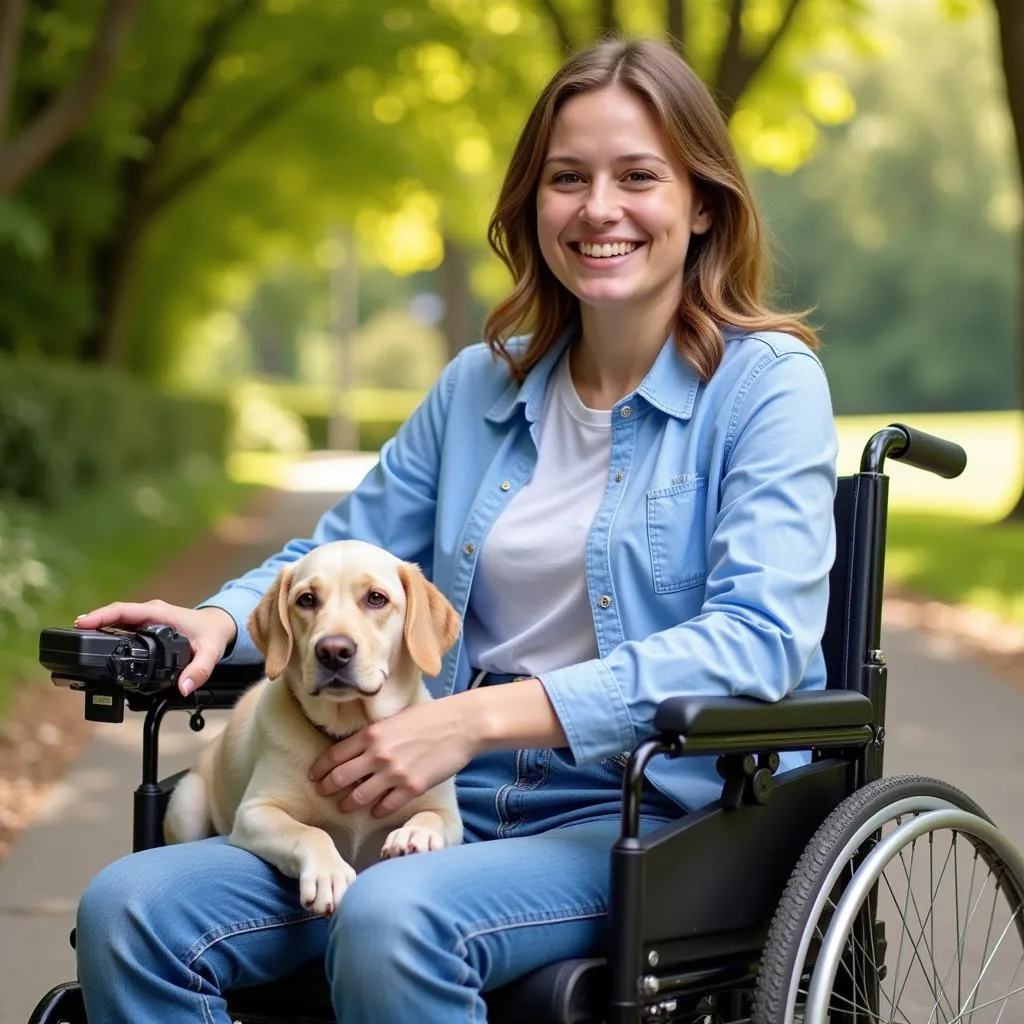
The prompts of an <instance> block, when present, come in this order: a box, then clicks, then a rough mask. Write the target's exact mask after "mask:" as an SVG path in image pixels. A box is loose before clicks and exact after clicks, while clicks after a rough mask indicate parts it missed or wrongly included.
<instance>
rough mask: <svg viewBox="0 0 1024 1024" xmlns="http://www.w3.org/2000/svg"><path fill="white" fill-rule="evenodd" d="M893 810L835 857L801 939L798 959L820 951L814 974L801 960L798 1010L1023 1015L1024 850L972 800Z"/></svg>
mask: <svg viewBox="0 0 1024 1024" xmlns="http://www.w3.org/2000/svg"><path fill="white" fill-rule="evenodd" d="M892 810H895V808H892V809H890V813H888V814H887V815H885V817H886V818H888V819H889V820H887V821H885V822H884V823H883V822H879V823H877V828H878V831H877V832H876V833H875V834H874V835H873V836H870V837H869V838H868V840H867V843H866V844H865V845H863V846H861V847H859V849H858V850H857V852H856V853H853V855H852V856H851V857H850V858H849V859H848V860H846V861H845V862H844V861H843V860H842V859H840V860H839V861H838V862H837V869H838V870H837V871H836V872H835V876H836V877H835V878H832V881H833V882H834V885H832V886H831V887H830V886H829V885H826V886H823V887H822V898H821V899H820V900H819V904H820V906H816V912H817V911H819V910H820V913H819V915H818V917H817V918H815V917H814V916H813V915H812V918H811V922H810V923H811V924H813V927H808V928H807V929H806V931H805V936H804V938H805V942H804V943H803V944H802V945H803V952H804V953H806V954H808V955H809V959H808V960H805V959H804V958H803V956H801V958H800V959H798V961H797V963H798V964H801V965H803V964H804V963H807V962H814V963H815V966H814V969H813V974H812V977H811V983H810V987H809V989H808V988H806V987H803V986H804V981H805V978H806V972H805V971H804V970H803V969H802V967H801V970H800V971H797V972H796V973H795V979H794V982H795V985H794V987H795V992H793V993H792V998H793V1001H794V1003H795V1006H794V1007H793V1008H794V1010H795V1012H794V1013H793V1015H792V1016H791V1017H790V1018H789V1019H795V1020H801V1019H802V1020H803V1021H804V1024H828V1022H830V1021H832V1022H835V1021H842V1022H844V1024H845V1022H847V1021H849V1022H851V1024H852V1022H856V1024H868V1022H871V1024H875V1022H886V1024H909V1022H911V1021H912V1022H914V1024H960V1022H964V1024H1011V1022H1013V1021H1018V1020H1022V1019H1024V903H1022V896H1024V859H1022V858H1021V856H1020V854H1019V853H1018V851H1017V850H1016V849H1014V847H1013V846H1012V844H1010V843H1009V842H1008V841H1007V840H1006V839H1005V837H1004V836H1002V835H1001V834H1000V833H999V831H998V830H997V829H996V828H995V827H994V826H993V825H991V824H990V823H989V822H987V821H985V820H984V819H983V818H979V817H977V816H975V815H973V814H970V813H968V812H966V811H963V810H960V809H956V808H948V807H947V809H943V810H926V809H924V808H922V807H921V806H920V805H918V806H917V807H916V808H915V809H914V811H912V812H911V814H910V815H903V814H895V815H894V814H892V813H891V812H892ZM922 812H923V813H922ZM877 817H879V816H876V818H877ZM871 823H874V819H872V822H871ZM871 823H869V824H871ZM865 827H866V826H865ZM863 832H864V829H863V828H862V829H859V830H858V833H857V834H858V836H860V835H861V834H862V833H863ZM848 845H849V844H848ZM840 893H841V895H840ZM872 922H875V923H874V924H873V923H872ZM877 922H881V929H879V927H878V924H877ZM801 1010H803V1014H802V1015H801V1013H800V1011H801Z"/></svg>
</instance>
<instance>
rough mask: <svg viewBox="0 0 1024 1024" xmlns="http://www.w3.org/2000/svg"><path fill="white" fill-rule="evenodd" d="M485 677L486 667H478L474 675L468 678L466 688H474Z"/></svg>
mask: <svg viewBox="0 0 1024 1024" xmlns="http://www.w3.org/2000/svg"><path fill="white" fill-rule="evenodd" d="M486 677H487V669H485V668H482V669H480V671H479V672H477V674H476V675H475V676H473V678H472V679H470V681H469V686H468V687H467V689H470V690H475V689H476V688H477V687H478V686H479V685H480V684H481V683H482V682H483V681H484V679H485V678H486Z"/></svg>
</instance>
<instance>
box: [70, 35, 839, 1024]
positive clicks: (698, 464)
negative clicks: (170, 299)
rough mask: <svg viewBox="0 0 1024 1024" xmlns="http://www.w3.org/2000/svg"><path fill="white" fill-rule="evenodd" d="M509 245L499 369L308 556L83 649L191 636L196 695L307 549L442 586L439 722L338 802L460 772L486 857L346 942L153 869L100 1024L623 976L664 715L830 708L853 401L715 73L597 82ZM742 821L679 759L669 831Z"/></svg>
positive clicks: (445, 859)
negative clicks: (619, 881) (137, 635)
mask: <svg viewBox="0 0 1024 1024" xmlns="http://www.w3.org/2000/svg"><path fill="white" fill-rule="evenodd" d="M490 240H491V243H492V245H493V246H494V248H495V249H496V250H497V252H498V254H499V255H500V256H501V257H502V258H503V259H504V260H505V262H506V264H507V265H508V266H509V268H510V269H511V271H512V274H513V277H514V280H515V288H514V290H513V292H512V294H511V296H510V297H509V298H508V299H507V300H506V301H505V302H503V303H502V304H501V305H499V306H498V307H497V308H496V309H495V310H494V311H493V312H492V313H491V315H490V317H489V318H488V321H487V324H486V329H485V335H486V338H487V344H486V345H481V346H476V347H474V348H471V349H468V350H466V351H465V352H463V353H462V354H461V355H460V356H459V357H458V358H456V359H455V360H454V361H453V362H452V363H451V364H450V365H449V366H448V367H447V369H446V370H445V371H444V373H443V375H442V376H441V378H440V380H439V381H438V383H437V384H436V386H435V387H434V388H433V390H432V391H431V393H430V395H429V396H428V397H427V399H426V400H425V402H424V403H423V405H421V406H420V408H419V409H418V410H417V411H416V412H415V413H414V414H413V415H412V417H411V418H410V419H409V421H408V422H407V423H406V424H405V425H404V426H403V427H402V429H401V430H400V431H399V434H398V436H397V437H396V439H395V440H394V441H393V442H391V443H389V444H388V445H386V446H385V447H384V449H383V451H382V452H381V459H380V463H379V465H378V466H377V467H376V469H374V470H373V471H372V472H371V473H370V475H369V476H368V477H367V478H366V480H364V481H363V483H362V484H361V485H360V486H359V488H358V489H357V490H356V491H355V492H354V493H353V494H352V495H351V496H350V497H348V498H347V499H345V500H344V501H342V502H340V503H339V504H338V505H336V506H335V507H334V508H332V509H331V510H330V511H328V512H327V513H326V514H325V516H324V517H323V518H322V519H321V521H320V523H319V525H318V526H317V528H316V530H315V532H314V535H313V538H312V539H311V540H305V541H292V542H291V543H290V544H288V545H287V546H286V547H285V548H284V550H283V551H282V552H281V553H280V554H278V555H277V556H275V557H274V558H272V559H270V560H269V561H268V562H267V563H265V564H264V565H263V566H262V567H260V568H259V569H256V570H254V571H253V572H251V573H249V574H248V575H246V576H244V577H242V578H241V579H240V580H236V581H234V582H233V583H230V584H228V585H227V586H226V587H225V588H224V589H223V590H222V591H221V592H220V593H219V594H218V595H216V596H215V597H213V598H211V599H210V600H209V601H208V602H206V603H205V605H204V606H202V607H201V608H200V609H198V610H189V609H184V608H174V607H168V606H166V605H164V604H160V603H155V604H142V605H131V604H114V605H110V606H107V607H105V608H101V609H99V610H97V611H94V612H92V613H90V614H89V615H87V616H84V617H82V619H80V620H79V625H81V626H83V627H87V628H92V627H96V626H98V625H102V624H109V623H112V622H122V623H129V624H137V623H140V622H143V621H147V620H160V621H164V622H169V623H171V624H172V625H174V626H176V627H177V628H178V629H180V630H181V631H182V632H184V633H186V634H187V635H189V636H190V637H191V639H192V641H193V645H194V651H195V656H194V659H193V661H192V664H191V665H190V666H189V667H188V668H187V669H186V670H185V673H184V674H183V677H182V682H181V686H182V688H183V689H184V690H186V691H188V690H189V689H190V688H191V687H193V686H196V685H202V683H203V682H204V681H205V680H206V678H207V677H208V675H209V673H210V671H211V669H212V667H213V665H214V664H215V663H216V662H217V660H218V659H219V658H220V657H221V656H222V655H224V653H225V652H226V651H230V657H231V658H234V659H247V658H252V657H254V652H253V650H252V647H251V641H250V639H249V638H248V636H247V635H246V632H245V625H244V624H245V621H246V618H247V616H248V614H249V612H250V611H251V610H252V608H253V607H254V606H255V604H256V603H257V601H258V600H259V597H260V595H261V594H262V592H263V591H264V589H265V588H266V587H267V585H268V584H269V583H270V581H271V579H272V578H273V576H274V574H275V573H276V571H277V569H278V567H279V566H280V565H281V564H282V563H283V562H286V561H288V560H292V559H295V558H297V557H299V556H300V555H301V554H302V553H303V552H305V551H306V550H308V549H309V547H310V546H311V545H313V544H317V543H320V542H322V541H326V540H330V539H334V538H339V537H358V538H362V539H365V540H369V541H373V542H375V543H378V544H381V545H383V546H384V547H387V548H389V549H390V550H391V551H393V552H395V553H396V554H397V555H399V556H400V557H402V558H406V559H409V560H411V561H415V562H418V563H419V564H420V565H421V566H422V567H423V569H424V571H425V572H426V573H427V575H428V576H430V577H431V578H432V579H433V581H434V582H435V583H436V584H437V585H438V586H439V587H440V588H441V589H442V591H444V592H445V593H446V595H447V596H448V598H449V599H450V600H451V601H452V603H453V604H454V605H455V607H456V608H457V610H458V611H459V612H460V614H462V615H463V616H464V620H465V627H464V634H463V639H462V641H461V642H460V643H459V644H457V645H456V647H455V648H454V649H453V650H452V652H450V654H449V655H448V657H447V658H446V660H445V662H444V665H443V668H442V671H441V674H440V675H439V676H438V677H437V678H436V679H434V680H433V681H432V689H433V691H434V694H435V696H437V697H439V698H441V699H439V700H435V701H433V702H431V703H429V704H427V705H422V706H419V707H416V708H413V709H410V710H408V711H405V712H403V713H401V714H399V715H397V716H395V717H394V718H390V719H387V720H385V721H382V722H379V723H376V724H374V725H372V726H371V727H369V728H367V729H365V730H364V731H362V732H361V733H358V734H356V735H354V736H352V737H349V738H347V739H345V740H343V741H341V742H340V743H338V744H337V745H335V746H334V747H333V748H332V749H331V751H330V753H329V754H328V755H325V757H324V758H322V759H321V760H320V761H319V762H318V763H317V764H315V765H313V766H311V772H310V774H311V778H314V779H316V780H317V785H318V786H319V787H320V788H321V791H322V792H324V793H329V794H337V798H338V800H339V802H340V804H341V806H342V807H343V809H349V808H354V807H356V806H374V807H375V808H376V809H377V812H378V813H382V814H383V813H387V812H390V811H393V810H396V809H397V808H399V807H400V806H402V804H403V803H405V802H406V801H407V800H408V799H409V798H410V797H411V796H412V795H413V794H416V793H419V792H422V791H423V790H424V789H426V788H427V787H429V786H431V785H433V784H435V783H436V782H437V781H438V780H440V779H442V778H446V777H448V776H450V775H452V774H456V773H457V778H458V792H459V802H460V809H461V811H462V814H463V818H464V822H465V830H466V839H467V841H466V843H465V845H463V846H460V847H455V848H450V849H445V850H441V851H437V852H433V853H429V854H424V855H419V856H414V857H408V858H404V859H401V860H398V861H392V862H387V863H384V864H381V865H378V866H375V867H373V868H371V869H369V870H368V871H366V872H365V873H364V874H362V875H360V876H359V877H358V878H357V879H356V881H355V882H354V884H353V885H352V886H351V887H350V888H349V889H348V890H347V892H346V893H345V896H344V898H343V900H342V902H341V905H340V907H339V909H338V911H337V913H336V914H335V915H334V917H333V919H331V920H330V921H324V920H322V919H319V918H314V917H312V916H311V915H310V914H308V913H307V912H305V911H304V910H303V909H302V908H301V906H300V905H299V903H298V895H297V887H296V885H295V883H294V880H292V879H286V878H282V877H280V876H279V875H277V874H276V873H275V872H274V871H273V870H272V869H271V868H269V867H268V866H267V865H265V864H263V863H262V862H260V861H259V860H257V859H256V858H254V857H252V856H251V855H250V854H248V853H246V852H244V851H241V850H238V849H235V848H233V847H231V846H230V845H228V843H227V842H226V840H224V839H223V838H221V839H213V840H207V841H205V842H203V843H198V844H192V845H190V846H185V847H173V848H168V849H161V850H154V851H149V852H146V853H144V854H137V855H132V856H130V857H127V858H125V859H123V860H121V861H119V862H117V863H116V864H113V865H111V866H110V867H108V868H106V869H105V870H104V871H103V872H102V873H101V874H100V875H99V876H98V878H97V879H96V880H95V881H94V882H93V883H92V884H91V886H90V887H89V889H88V890H87V891H86V893H85V895H84V897H83V900H82V905H81V908H80V912H79V926H78V927H79V941H78V949H79V976H80V980H81V982H82V987H83V990H84V993H85V999H86V1004H87V1008H88V1013H89V1019H90V1021H91V1022H93V1024H101V1022H106V1021H113V1020H124V1019H130V1020H132V1021H135V1022H142V1021H149V1020H152V1021H157V1020H160V1021H165V1020H196V1021H200V1020H205V1021H226V1020H228V1017H227V1015H226V1010H225V1004H224V1001H223V999H222V998H221V995H220V993H221V992H222V991H224V990H225V989H228V988H232V987H237V986H242V985H248V984H254V983H257V982H261V981H265V980H268V979H270V978H272V977H276V976H279V975H281V974H283V973H285V972H286V971H288V970H290V969H292V968H294V967H295V966H297V965H298V964H300V963H302V962H303V961H306V960H309V959H310V958H313V957H319V956H323V955H324V953H325V951H326V964H327V974H328V978H329V981H330V984H331V991H332V994H333V999H334V1005H335V1010H336V1013H337V1015H338V1018H339V1019H340V1020H342V1021H344V1024H370V1022H380V1021H408V1020H415V1019H421V1020H429V1021H431V1022H435V1024H437V1022H453V1024H454V1022H466V1021H471V1020H483V1019H485V1018H486V1008H485V1005H484V1001H483V998H482V996H481V992H482V991H484V990H487V989H490V988H494V987H497V986H500V985H502V984H504V983H506V982H507V981H509V980H511V979H512V978H515V977H517V976H519V975H521V974H524V973H525V972H527V971H529V970H532V969H533V968H536V967H538V966H540V965H542V964H544V963H548V962H551V961H553V960H559V959H563V958H568V957H576V956H583V955H588V954H592V953H594V952H595V951H597V950H600V949H601V948H602V946H603V944H604V942H605V924H606V916H605V915H606V910H607V900H608V892H607V887H608V850H609V847H610V845H611V844H612V842H613V841H614V838H615V836H616V834H617V827H618V810H619V793H620V784H621V774H620V769H619V762H618V760H617V758H616V755H617V754H619V753H620V752H622V751H625V750H628V749H630V748H631V747H632V746H633V745H634V744H635V743H636V742H637V740H638V738H640V737H642V736H643V735H644V734H645V733H647V732H649V731H650V729H651V724H652V720H653V714H654V709H655V708H656V706H657V704H658V702H659V701H661V700H662V699H664V698H665V697H668V696H670V695H671V694H676V693H703V694H748V695H754V696H758V697H762V698H765V699H777V698H779V697H781V696H782V695H784V694H785V693H787V692H789V691H790V690H793V689H796V688H812V687H820V686H822V685H824V665H823V662H822V656H821V651H820V645H819V640H820V637H821V634H822V631H823V628H824V622H825V608H826V601H827V576H828V570H829V567H830V565H831V562H832V557H833V544H834V541H833V525H832V498H833V492H834V486H835V469H834V461H835V454H836V442H835V436H834V431H833V426H832V414H831V408H830V402H829V395H828V388H827V385H826V382H825V377H824V374H823V372H822V369H821V366H820V364H819V363H818V361H817V359H816V358H815V356H814V354H813V352H812V348H813V347H814V346H815V344H816V342H815V338H814V335H813V333H812V332H811V330H810V329H809V328H808V327H806V326H805V325H804V324H803V323H802V322H801V321H800V319H799V318H798V317H794V316H786V315H781V314H776V313H773V312H771V311H770V310H769V309H767V308H766V306H765V305H764V304H763V302H762V299H761V290H762V281H761V278H762V267H763V261H764V256H763V252H762V242H761V236H760V230H759V224H758V218H757V214H756V212H755V210H754V207H753V203H752V200H751V198H750V194H749V192H748V189H747V186H746V184H745V182H744V180H743V175H742V172H741V169H740V166H739V163H738V161H737V158H736V156H735V154H734V152H733V150H732V147H731V145H730V141H729V138H728V135H727V132H726V128H725V125H724V123H723V121H722V119H721V117H720V115H719V113H718V111H717V109H716V107H715V105H714V103H713V101H712V100H711V98H710V96H709V95H708V93H707V91H706V90H705V88H704V87H703V86H702V85H701V83H700V82H699V80H698V79H697V78H696V76H695V75H694V74H693V72H692V71H691V70H690V69H689V68H688V67H687V66H686V65H685V64H684V63H683V61H682V60H681V59H680V58H679V57H678V56H676V55H675V54H674V53H672V52H671V51H670V50H668V49H667V48H665V47H663V46H661V45H659V44H656V43H652V42H620V41H614V42H604V43H601V44H599V45H596V46H594V47H592V48H591V49H589V50H587V51H586V52H584V53H582V54H580V55H578V56H576V57H574V58H572V59H570V60H569V61H568V62H567V63H566V65H565V66H564V67H563V68H561V69H560V70H559V71H558V72H557V74H556V75H555V76H554V78H553V79H552V81H551V82H550V84H549V85H548V86H547V88H546V89H545V90H544V92H543V94H542V95H541V97H540V98H539V100H538V101H537V104H536V106H535V107H534V110H533V112H532V113H531V115H530V117H529V120H528V122H527V124H526V127H525V129H524V131H523V134H522V137H521V138H520V140H519V143H518V145H517V147H516V150H515V153H514V155H513V158H512V162H511V165H510V167H509V170H508V173H507V176H506V179H505V183H504V187H503V189H502V192H501V196H500V198H499V201H498V205H497V209H496V212H495V214H494V217H493V219H492V221H491V227H490ZM522 329H528V330H529V331H530V333H529V334H527V335H525V336H518V337H513V335H515V333H516V332H517V331H519V330H522ZM513 680H515V681H513ZM789 763H790V764H792V763H794V762H793V761H790V762H789ZM718 793H719V780H718V779H717V777H716V775H715V772H714V767H713V764H709V763H707V762H706V761H705V760H692V759H679V760H675V761H671V762H669V761H664V763H661V762H657V763H654V764H652V766H651V768H650V770H649V772H648V787H647V791H646V796H645V800H644V804H643V808H642V809H643V821H644V827H645V828H647V829H649V828H651V827H653V826H654V825H657V824H658V823H660V822H663V821H665V820H667V819H670V818H672V817H675V816H678V815H679V814H681V813H683V812H684V811H685V810H688V809H692V808H694V807H697V806H700V805H701V804H703V803H706V802H707V801H710V800H713V799H715V798H716V797H717V795H718ZM494 840H501V841H500V842H499V841H494Z"/></svg>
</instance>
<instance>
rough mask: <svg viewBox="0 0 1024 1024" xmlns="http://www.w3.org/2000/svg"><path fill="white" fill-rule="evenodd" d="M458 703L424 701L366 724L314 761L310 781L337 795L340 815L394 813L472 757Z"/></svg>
mask: <svg viewBox="0 0 1024 1024" xmlns="http://www.w3.org/2000/svg"><path fill="white" fill-rule="evenodd" d="M458 703H459V702H458V701H457V700H455V699H453V698H451V697H445V698H441V699H439V700H432V701H427V702H426V703H423V704H416V705H414V706H412V707H410V708H406V709H405V710H404V711H400V712H399V713H398V714H397V715H393V716H391V717H390V718H384V719H381V720H380V721H379V722H374V723H373V724H372V725H368V726H367V727H366V728H365V729H361V730H360V731H359V732H357V733H354V734H353V735H351V736H347V737H346V738H345V739H343V740H341V741H340V742H338V743H335V744H334V745H333V746H332V747H330V749H328V750H327V751H325V752H324V753H323V754H322V755H321V756H320V757H319V758H317V760H316V762H315V763H314V764H313V767H312V768H311V769H310V772H309V778H310V780H311V781H313V782H315V783H316V789H317V792H318V793H320V794H321V795H322V796H333V795H335V794H340V799H339V800H338V809H339V810H340V811H342V812H345V813H350V812H352V811H357V810H359V809H360V808H366V807H370V808H372V814H373V816H374V817H375V818H382V817H385V816H386V815H389V814H394V813H395V812H396V811H399V810H401V808H402V807H404V806H405V805H406V804H407V803H408V802H409V801H410V800H412V799H413V798H414V797H417V796H419V795H420V794H422V793H425V792H426V791H427V790H428V789H430V788H431V787H433V786H436V785H437V784H438V783H439V782H443V781H444V780H445V779H447V778H449V777H450V776H452V775H454V774H455V773H456V772H458V771H459V770H460V769H462V768H464V767H465V766H466V765H467V764H468V763H469V761H470V759H471V758H472V757H473V756H474V754H475V753H476V750H475V749H474V740H473V738H472V730H471V729H469V728H468V725H469V723H468V722H467V720H466V718H467V716H465V715H464V714H462V715H460V714H459V709H458V708H457V707H456V706H455V705H457V704H458Z"/></svg>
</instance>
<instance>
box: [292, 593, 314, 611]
mask: <svg viewBox="0 0 1024 1024" xmlns="http://www.w3.org/2000/svg"><path fill="white" fill-rule="evenodd" d="M295 603H296V604H297V605H298V606H299V607H300V608H315V607H316V594H314V593H312V592H311V591H309V590H307V591H306V592H305V593H303V594H299V596H298V597H297V598H296V599H295Z"/></svg>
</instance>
